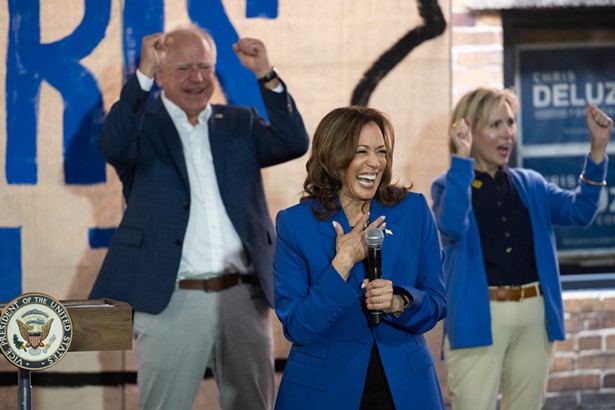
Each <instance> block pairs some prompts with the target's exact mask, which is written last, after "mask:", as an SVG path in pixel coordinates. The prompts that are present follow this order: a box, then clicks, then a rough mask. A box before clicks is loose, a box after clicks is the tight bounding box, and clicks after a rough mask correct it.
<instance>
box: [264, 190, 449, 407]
mask: <svg viewBox="0 0 615 410" xmlns="http://www.w3.org/2000/svg"><path fill="white" fill-rule="evenodd" d="M310 203H311V202H310V201H305V202H302V203H300V204H298V205H295V206H294V207H291V208H289V209H286V210H284V211H281V212H280V213H279V214H278V216H277V221H276V229H277V234H278V239H277V244H276V254H275V261H274V267H273V270H274V275H275V303H276V305H275V309H276V313H277V315H278V318H279V319H280V320H281V322H282V324H283V330H284V335H285V336H286V338H287V339H288V340H289V341H291V342H292V348H291V351H290V354H289V356H288V360H287V362H286V367H285V369H284V375H283V377H282V381H281V383H280V388H279V392H278V396H277V400H276V409H293V410H300V409H306V410H307V409H310V410H312V409H321V410H324V409H357V408H359V403H360V401H361V396H362V392H363V387H364V384H365V375H366V371H367V366H368V361H369V357H370V353H371V349H372V345H373V343H376V345H377V347H378V351H379V353H380V356H381V359H382V363H383V366H384V370H385V373H386V376H387V380H388V383H389V386H390V389H391V393H392V395H393V399H394V401H395V406H396V408H397V409H430V410H433V409H444V403H443V400H442V396H441V392H440V387H439V383H438V378H437V375H436V372H435V369H434V366H433V363H434V359H433V357H432V355H431V353H430V351H429V347H428V346H427V343H426V341H425V338H424V337H423V333H425V332H427V331H428V330H430V329H432V328H433V327H434V326H435V325H436V323H437V322H438V321H439V320H440V319H442V318H443V317H444V316H445V314H446V302H445V292H444V282H443V278H442V257H441V255H442V253H441V249H440V244H439V241H438V234H437V230H436V226H435V223H434V220H433V217H432V215H431V212H430V210H429V207H428V205H427V202H426V201H425V198H424V196H423V195H420V194H415V193H410V194H409V195H408V197H407V198H406V199H405V200H403V201H402V202H400V203H398V204H397V205H395V206H393V207H383V206H382V205H380V204H378V203H377V202H375V201H372V203H371V208H370V213H371V215H372V216H373V217H374V218H376V217H378V216H380V215H385V216H386V223H387V230H388V232H387V234H386V236H385V239H384V243H383V245H382V275H383V278H384V279H390V280H392V281H393V286H397V287H400V288H403V289H405V290H406V291H407V292H409V293H410V294H411V295H412V297H413V299H414V303H413V304H412V305H411V306H410V307H409V308H408V309H407V310H406V312H404V313H403V314H402V315H401V316H400V317H399V318H394V317H393V316H392V315H384V320H383V323H381V324H380V325H379V326H377V327H376V328H374V329H372V328H370V327H369V326H368V322H367V318H366V315H365V313H364V311H363V308H362V296H363V293H364V292H363V290H362V289H361V281H362V280H363V279H364V278H365V277H366V276H365V275H366V273H365V269H364V267H363V264H362V263H361V262H359V263H357V264H356V265H355V266H354V267H353V268H352V270H351V272H350V276H349V277H348V280H347V281H345V280H344V279H342V277H341V276H340V275H339V274H338V273H337V271H336V270H335V269H334V268H333V266H332V265H331V261H332V260H333V257H334V256H335V230H334V229H333V225H332V221H337V222H338V223H340V224H341V226H342V227H343V228H344V232H348V231H349V230H350V226H349V224H348V220H347V219H346V216H345V214H344V212H343V211H338V212H337V213H336V214H335V215H334V216H333V218H332V219H329V220H326V221H319V220H317V219H316V218H315V217H314V216H313V214H312V212H311V210H310Z"/></svg>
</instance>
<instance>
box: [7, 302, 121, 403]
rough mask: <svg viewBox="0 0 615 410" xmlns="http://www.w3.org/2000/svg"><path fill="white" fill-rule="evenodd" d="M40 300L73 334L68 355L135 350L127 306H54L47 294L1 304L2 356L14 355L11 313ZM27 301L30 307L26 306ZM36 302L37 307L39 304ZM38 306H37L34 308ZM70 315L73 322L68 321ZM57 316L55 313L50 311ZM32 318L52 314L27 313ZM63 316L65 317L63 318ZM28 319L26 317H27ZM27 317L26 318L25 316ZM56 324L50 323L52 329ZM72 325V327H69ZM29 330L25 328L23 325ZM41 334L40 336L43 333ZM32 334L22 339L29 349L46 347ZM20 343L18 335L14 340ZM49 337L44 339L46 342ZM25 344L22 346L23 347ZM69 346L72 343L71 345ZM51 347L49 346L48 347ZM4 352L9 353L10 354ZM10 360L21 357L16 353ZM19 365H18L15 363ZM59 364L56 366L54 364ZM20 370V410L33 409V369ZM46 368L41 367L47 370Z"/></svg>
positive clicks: (67, 303)
mask: <svg viewBox="0 0 615 410" xmlns="http://www.w3.org/2000/svg"><path fill="white" fill-rule="evenodd" d="M22 297H24V298H23V299H22V300H21V302H22V304H21V306H19V303H18V302H17V301H18V300H19V299H20V298H22ZM33 297H34V298H36V302H38V301H39V300H40V301H45V303H50V302H51V303H50V305H49V306H51V307H52V308H55V309H56V310H57V311H58V312H60V315H59V316H57V317H56V318H55V319H59V320H62V319H64V320H62V323H64V329H65V330H66V329H67V330H70V332H71V336H72V337H71V340H70V345H69V346H68V350H66V349H64V352H86V351H110V350H130V349H132V307H131V306H130V305H129V304H128V303H125V302H119V301H114V300H110V299H95V300H65V301H60V303H59V304H57V303H56V304H54V303H53V302H54V299H53V298H51V297H50V296H48V295H45V294H25V295H22V296H20V297H18V298H16V299H14V300H13V301H11V302H9V303H8V304H6V305H5V304H0V311H2V318H1V319H0V321H1V322H2V323H3V325H2V326H3V327H2V329H1V330H2V331H3V332H4V333H3V334H2V337H0V339H1V343H2V345H3V351H2V353H5V355H6V354H7V352H8V354H11V353H12V352H10V349H7V346H8V345H9V342H8V340H9V338H8V334H7V329H8V328H9V327H10V325H11V322H10V321H11V319H12V317H11V316H9V313H8V312H20V310H19V309H21V308H23V307H24V306H25V307H29V306H30V305H29V303H30V299H32V298H33ZM26 299H27V300H28V303H25V301H26ZM36 302H33V303H36ZM32 306H34V305H32ZM38 306H44V307H48V306H46V305H42V304H38ZM60 308H64V309H65V312H66V313H68V317H70V321H69V320H68V319H67V318H66V317H65V316H66V314H65V313H64V310H63V309H60ZM50 312H53V309H51V310H50ZM27 313H28V314H32V315H39V316H40V314H42V315H45V316H46V317H48V316H49V314H45V312H41V310H36V309H34V310H31V311H30V312H27ZM62 315H63V316H62ZM24 316H25V315H24ZM21 317H23V316H21ZM52 321H53V320H49V321H48V323H49V325H51V324H52ZM69 323H70V325H69ZM23 326H25V325H23ZM39 333H40V332H39ZM30 336H31V334H30V333H28V334H27V335H26V334H25V333H24V334H22V337H23V338H24V340H23V342H24V343H26V342H27V344H25V346H26V347H27V346H30V343H31V342H33V343H35V344H34V346H33V347H34V348H35V349H36V348H37V347H38V346H42V345H43V344H42V343H40V342H38V339H36V337H37V336H36V335H35V336H33V337H32V338H30ZM13 337H14V338H16V339H17V341H18V342H19V337H18V336H17V335H14V336H13ZM44 337H45V336H43V338H44ZM24 343H21V342H20V344H19V346H23V345H24ZM67 344H68V343H67ZM47 346H49V345H47ZM4 349H7V350H6V351H5V350H4ZM9 357H17V356H16V355H15V354H14V353H12V356H7V359H8V358H9ZM13 364H15V363H13ZM54 364H55V363H54ZM17 367H18V368H19V370H18V401H19V403H18V404H19V406H20V407H19V408H20V409H24V410H29V409H30V408H31V390H32V382H31V370H32V369H31V368H28V367H27V366H22V365H21V364H17ZM44 368H46V367H41V369H44Z"/></svg>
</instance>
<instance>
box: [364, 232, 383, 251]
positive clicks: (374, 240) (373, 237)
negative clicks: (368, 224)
mask: <svg viewBox="0 0 615 410" xmlns="http://www.w3.org/2000/svg"><path fill="white" fill-rule="evenodd" d="M365 241H366V242H367V246H368V247H370V248H375V247H378V246H382V241H384V234H383V233H382V231H381V230H380V229H378V228H371V229H369V230H368V231H367V233H366V234H365Z"/></svg>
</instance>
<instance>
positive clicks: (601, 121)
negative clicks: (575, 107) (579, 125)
mask: <svg viewBox="0 0 615 410" xmlns="http://www.w3.org/2000/svg"><path fill="white" fill-rule="evenodd" d="M586 117H587V129H588V130H589V136H590V138H591V141H590V144H591V145H590V151H589V154H590V156H591V158H592V160H593V161H594V162H595V163H597V164H599V163H601V162H602V160H604V157H605V155H606V147H607V144H608V143H609V138H610V137H611V132H612V131H613V120H612V119H611V117H609V116H608V115H606V114H605V113H604V112H603V111H601V110H600V109H599V108H598V107H596V106H595V105H593V104H589V103H588V104H587V108H586Z"/></svg>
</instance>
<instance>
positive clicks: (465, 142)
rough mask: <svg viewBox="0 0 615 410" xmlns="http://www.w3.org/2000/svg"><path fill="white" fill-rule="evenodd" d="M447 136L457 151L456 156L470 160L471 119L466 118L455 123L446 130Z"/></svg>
mask: <svg viewBox="0 0 615 410" xmlns="http://www.w3.org/2000/svg"><path fill="white" fill-rule="evenodd" d="M448 135H449V137H450V139H451V141H452V142H453V145H454V146H455V149H456V150H457V153H456V155H457V156H458V157H461V158H470V153H471V150H472V119H471V118H470V117H469V116H467V117H464V118H461V119H459V120H457V121H455V122H454V123H453V124H452V125H451V127H450V128H449V129H448Z"/></svg>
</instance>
